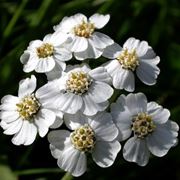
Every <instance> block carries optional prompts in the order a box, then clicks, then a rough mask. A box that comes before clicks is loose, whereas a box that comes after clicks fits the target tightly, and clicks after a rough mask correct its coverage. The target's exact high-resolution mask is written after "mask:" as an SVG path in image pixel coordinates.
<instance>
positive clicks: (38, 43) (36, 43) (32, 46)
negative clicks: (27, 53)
mask: <svg viewBox="0 0 180 180" xmlns="http://www.w3.org/2000/svg"><path fill="white" fill-rule="evenodd" d="M42 44H43V41H41V40H33V41H31V42H30V43H29V46H28V50H31V51H34V49H36V48H37V47H40V46H41V45H42Z"/></svg>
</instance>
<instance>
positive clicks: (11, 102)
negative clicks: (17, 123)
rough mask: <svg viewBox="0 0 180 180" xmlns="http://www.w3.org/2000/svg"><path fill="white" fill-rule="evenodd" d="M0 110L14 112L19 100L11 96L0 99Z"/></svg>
mask: <svg viewBox="0 0 180 180" xmlns="http://www.w3.org/2000/svg"><path fill="white" fill-rule="evenodd" d="M1 103H2V104H1V105H0V110H4V111H16V109H17V106H16V104H17V103H19V98H18V97H16V96H12V95H6V96H4V97H3V98H2V99H1Z"/></svg>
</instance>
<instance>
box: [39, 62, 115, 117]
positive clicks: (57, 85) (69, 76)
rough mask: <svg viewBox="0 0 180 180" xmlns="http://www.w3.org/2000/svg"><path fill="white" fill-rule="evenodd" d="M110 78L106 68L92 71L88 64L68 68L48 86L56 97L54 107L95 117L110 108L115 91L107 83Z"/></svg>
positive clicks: (46, 86) (65, 111)
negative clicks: (110, 101) (110, 99)
mask: <svg viewBox="0 0 180 180" xmlns="http://www.w3.org/2000/svg"><path fill="white" fill-rule="evenodd" d="M109 81H110V77H109V75H108V73H107V71H106V69H105V68H104V67H98V68H96V69H93V70H91V69H90V68H89V67H88V65H87V64H83V65H77V66H67V69H66V71H65V72H63V73H62V76H61V78H59V79H56V80H54V81H51V82H49V83H48V84H46V85H45V86H44V87H42V88H44V89H49V92H50V93H51V92H53V93H54V94H56V96H55V97H54V98H53V99H52V106H54V108H57V109H58V110H60V111H62V112H64V113H69V114H75V113H76V112H77V111H79V110H80V111H81V112H82V113H83V114H85V115H89V116H92V115H95V114H96V113H97V112H98V111H103V110H105V109H106V107H107V106H108V104H109V103H108V99H109V98H110V97H111V96H112V94H113V89H112V88H111V86H110V85H109V84H108V83H107V82H109ZM47 93H48V92H47Z"/></svg>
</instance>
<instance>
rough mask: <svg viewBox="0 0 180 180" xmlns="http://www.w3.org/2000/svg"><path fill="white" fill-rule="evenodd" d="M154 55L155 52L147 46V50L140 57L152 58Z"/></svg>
mask: <svg viewBox="0 0 180 180" xmlns="http://www.w3.org/2000/svg"><path fill="white" fill-rule="evenodd" d="M155 57H156V53H155V52H154V50H153V49H152V47H150V46H149V47H148V50H147V52H146V54H144V56H142V57H141V59H154V58H155Z"/></svg>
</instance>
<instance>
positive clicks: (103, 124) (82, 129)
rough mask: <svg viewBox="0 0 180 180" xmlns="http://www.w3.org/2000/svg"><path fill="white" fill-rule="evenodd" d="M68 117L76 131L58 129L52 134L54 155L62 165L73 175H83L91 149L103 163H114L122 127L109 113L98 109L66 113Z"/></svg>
mask: <svg viewBox="0 0 180 180" xmlns="http://www.w3.org/2000/svg"><path fill="white" fill-rule="evenodd" d="M64 121H65V123H66V125H67V126H68V127H69V128H70V129H71V130H73V131H72V132H69V131H67V130H56V131H51V132H50V133H49V134H48V140H49V142H50V150H51V153H52V156H53V157H54V158H56V159H57V164H58V166H59V167H60V168H62V169H64V170H65V171H68V172H70V173H71V174H72V175H73V176H81V175H82V174H83V173H84V172H85V171H86V169H87V156H86V154H87V153H88V154H89V153H90V154H91V155H92V158H93V160H94V161H95V163H96V164H97V165H99V166H100V167H103V168H105V167H109V166H111V165H112V164H113V162H114V160H115V158H116V156H117V154H118V152H119V151H120V149H121V145H120V143H119V142H118V141H117V140H115V138H116V137H117V135H118V129H117V128H116V126H115V124H114V123H113V121H112V117H111V115H110V114H109V113H105V112H103V113H98V114H97V115H96V116H93V117H87V116H84V115H82V114H81V113H79V112H78V113H76V114H75V115H70V114H65V119H64Z"/></svg>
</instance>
